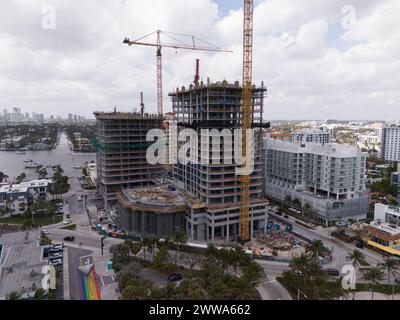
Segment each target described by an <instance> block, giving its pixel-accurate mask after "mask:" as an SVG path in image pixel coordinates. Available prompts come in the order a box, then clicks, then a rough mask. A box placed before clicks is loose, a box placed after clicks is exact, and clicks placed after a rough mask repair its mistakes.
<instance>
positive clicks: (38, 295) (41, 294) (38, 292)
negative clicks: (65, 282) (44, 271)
mask: <svg viewBox="0 0 400 320" xmlns="http://www.w3.org/2000/svg"><path fill="white" fill-rule="evenodd" d="M45 295H46V291H45V290H44V289H42V288H37V289H36V291H35V295H34V299H35V300H43V299H44V298H45Z"/></svg>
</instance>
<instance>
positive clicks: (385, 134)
mask: <svg viewBox="0 0 400 320" xmlns="http://www.w3.org/2000/svg"><path fill="white" fill-rule="evenodd" d="M381 157H382V158H383V159H385V160H386V161H400V127H399V126H391V127H389V126H386V127H384V128H383V129H382V137H381Z"/></svg>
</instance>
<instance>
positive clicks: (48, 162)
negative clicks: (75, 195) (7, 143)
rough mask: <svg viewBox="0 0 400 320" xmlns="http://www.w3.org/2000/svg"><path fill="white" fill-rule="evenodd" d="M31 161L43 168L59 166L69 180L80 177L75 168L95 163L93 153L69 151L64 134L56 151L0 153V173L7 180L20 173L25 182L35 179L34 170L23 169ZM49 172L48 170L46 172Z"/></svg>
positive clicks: (79, 172) (79, 171)
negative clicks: (22, 174) (5, 176)
mask: <svg viewBox="0 0 400 320" xmlns="http://www.w3.org/2000/svg"><path fill="white" fill-rule="evenodd" d="M28 159H30V160H32V161H34V162H36V163H38V164H42V165H43V166H54V165H61V166H62V168H63V169H64V174H65V175H67V176H68V177H70V178H73V177H79V176H81V175H82V170H81V169H74V167H75V166H84V165H85V164H86V162H90V161H96V154H95V153H75V152H73V151H72V150H71V148H70V144H69V141H68V139H67V136H66V135H65V133H62V134H61V136H60V141H59V143H58V145H57V147H56V149H52V150H46V151H26V154H16V152H11V151H0V172H4V173H5V174H6V175H8V176H9V180H11V181H12V180H13V179H15V178H16V177H17V176H19V175H20V174H21V173H23V172H24V173H25V174H26V179H25V180H32V179H37V178H38V176H37V173H36V169H28V168H25V165H26V163H25V162H24V160H28ZM48 171H50V170H48Z"/></svg>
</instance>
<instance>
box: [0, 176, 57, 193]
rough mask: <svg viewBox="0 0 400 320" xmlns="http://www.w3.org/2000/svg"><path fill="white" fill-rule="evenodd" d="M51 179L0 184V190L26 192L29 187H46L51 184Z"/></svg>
mask: <svg viewBox="0 0 400 320" xmlns="http://www.w3.org/2000/svg"><path fill="white" fill-rule="evenodd" d="M51 183H52V181H51V180H47V179H43V180H32V181H26V182H21V183H18V184H9V183H7V184H1V185H0V192H10V193H14V192H26V191H27V190H28V189H29V188H37V187H47V186H48V185H49V184H51Z"/></svg>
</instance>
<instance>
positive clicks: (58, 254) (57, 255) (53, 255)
mask: <svg viewBox="0 0 400 320" xmlns="http://www.w3.org/2000/svg"><path fill="white" fill-rule="evenodd" d="M62 258H63V253H62V252H61V251H59V252H52V253H51V254H50V260H54V259H62Z"/></svg>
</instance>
